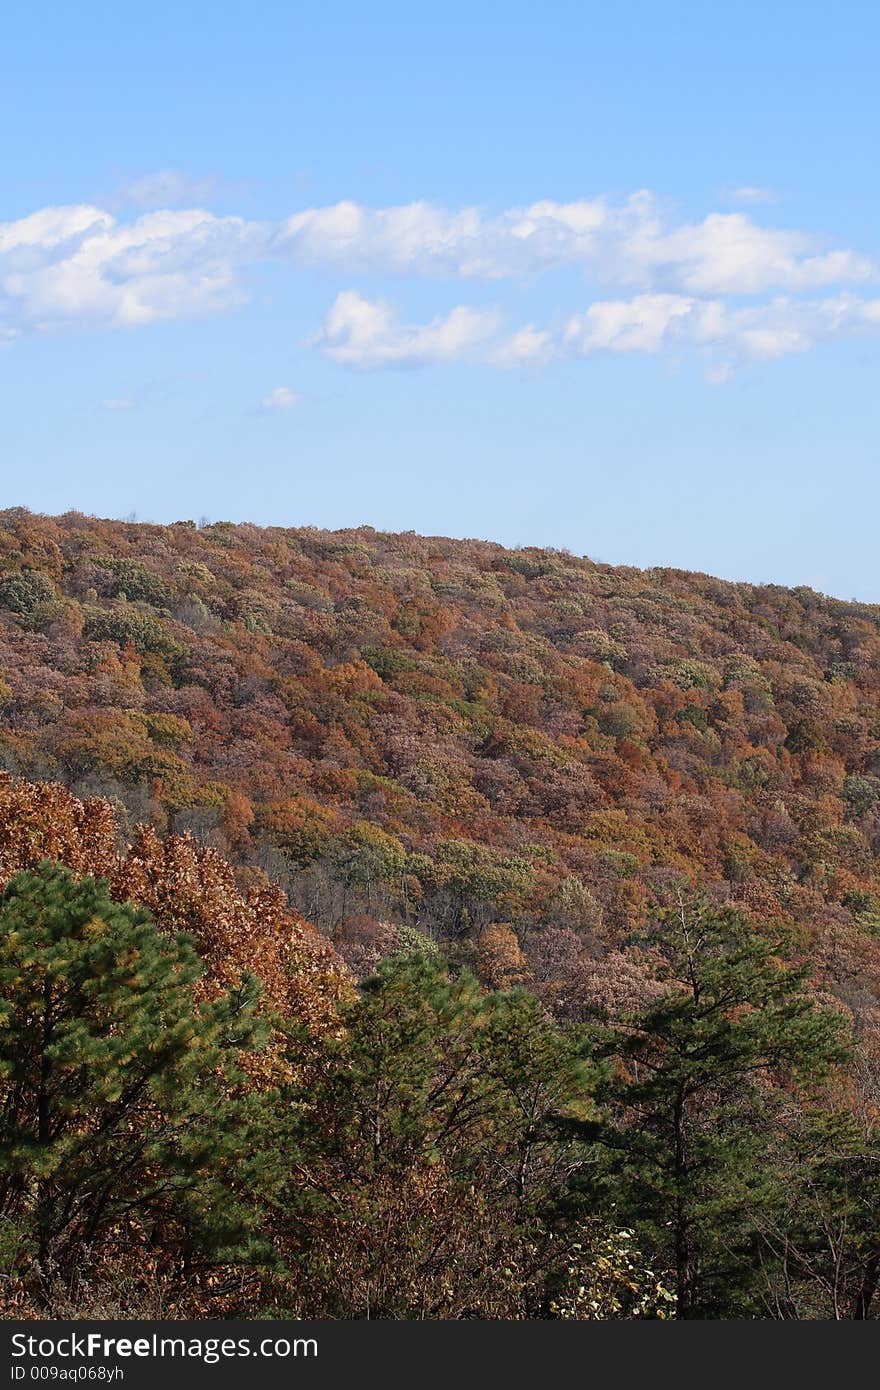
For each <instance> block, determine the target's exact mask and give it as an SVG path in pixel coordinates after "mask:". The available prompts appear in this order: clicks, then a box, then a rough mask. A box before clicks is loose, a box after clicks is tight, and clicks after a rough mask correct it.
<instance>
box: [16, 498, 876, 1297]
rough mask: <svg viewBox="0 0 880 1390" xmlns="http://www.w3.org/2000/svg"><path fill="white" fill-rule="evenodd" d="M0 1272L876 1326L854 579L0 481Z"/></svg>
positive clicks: (72, 1281) (869, 678) (866, 860)
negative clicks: (836, 583) (640, 565)
mask: <svg viewBox="0 0 880 1390" xmlns="http://www.w3.org/2000/svg"><path fill="white" fill-rule="evenodd" d="M0 768H2V769H4V771H3V772H2V773H0V777H2V780H0V887H2V888H3V889H4V892H3V896H2V898H0V1102H2V1106H3V1111H2V1117H0V1214H2V1218H3V1219H2V1225H0V1299H2V1300H3V1306H4V1308H5V1310H6V1311H7V1312H12V1313H15V1314H17V1315H19V1316H35V1317H36V1316H46V1315H47V1314H51V1315H55V1316H88V1315H89V1314H90V1313H95V1312H98V1313H100V1312H104V1313H105V1314H106V1315H110V1316H112V1315H114V1314H118V1315H120V1316H148V1317H149V1316H159V1315H166V1316H187V1315H191V1314H194V1313H195V1314H198V1315H201V1316H217V1317H224V1316H233V1315H241V1316H245V1317H252V1316H261V1315H266V1314H273V1313H274V1314H278V1315H280V1316H312V1317H331V1318H351V1317H391V1318H401V1317H422V1318H424V1317H430V1318H441V1317H442V1318H461V1317H478V1318H532V1317H541V1318H609V1317H624V1318H629V1317H651V1318H657V1317H661V1318H662V1317H675V1316H678V1317H687V1318H693V1317H703V1318H705V1317H710V1318H711V1317H773V1318H828V1317H835V1318H836V1317H856V1318H864V1317H876V1316H878V1312H880V1296H878V1285H880V1142H878V1135H877V1132H876V1124H877V1118H878V1114H877V1112H878V1106H880V873H878V863H877V851H878V845H880V607H875V606H871V605H868V604H860V603H857V602H843V601H840V600H835V599H830V598H827V597H825V596H823V595H821V594H818V593H815V592H813V591H811V590H808V589H796V590H790V589H784V588H781V587H778V586H771V585H753V584H733V583H726V582H723V581H720V580H717V579H712V578H709V577H707V576H703V575H695V574H687V573H683V572H681V571H677V570H669V569H662V570H660V569H658V570H651V571H638V570H633V569H624V568H614V567H611V566H608V565H604V564H597V563H594V562H592V561H590V560H587V559H581V558H577V557H574V556H572V555H569V554H567V553H565V552H559V551H551V550H537V549H521V550H507V549H504V548H502V547H500V546H497V545H492V544H489V543H485V542H478V541H452V540H446V539H438V538H423V537H419V536H415V535H412V534H404V535H387V534H384V533H380V532H376V531H374V530H372V529H370V528H360V529H358V530H356V531H345V532H322V531H318V530H315V529H313V528H298V529H283V528H267V529H260V528H258V527H256V526H250V525H232V524H227V523H217V524H213V525H207V524H205V525H201V526H196V525H195V524H194V523H191V522H181V523H177V524H175V525H172V526H153V525H146V524H142V523H135V522H131V523H123V522H113V521H101V520H96V519H94V518H91V517H86V516H83V515H80V514H78V513H72V514H68V515H66V516H63V517H60V518H57V519H49V518H45V517H40V516H35V515H32V514H30V513H28V512H26V511H24V510H23V509H15V510H12V511H7V512H4V513H0Z"/></svg>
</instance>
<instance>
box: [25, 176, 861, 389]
mask: <svg viewBox="0 0 880 1390" xmlns="http://www.w3.org/2000/svg"><path fill="white" fill-rule="evenodd" d="M209 182H210V181H195V183H193V182H192V181H189V180H187V179H186V177H185V176H184V175H182V174H178V173H176V172H175V171H171V170H164V171H161V172H160V173H159V174H157V175H153V176H151V177H150V178H149V179H144V180H139V181H138V182H137V183H136V184H135V185H132V186H131V188H130V190H129V196H130V198H132V199H134V200H138V199H140V200H141V201H145V202H148V203H152V202H153V201H154V200H159V201H162V202H165V203H169V202H174V201H180V200H185V199H187V198H190V197H194V196H195V195H196V194H197V193H199V192H207V191H208V183H209ZM762 192H763V191H762V190H758V189H754V188H753V189H748V188H740V189H738V190H733V193H732V194H731V195H730V196H733V194H735V195H736V196H737V198H738V200H739V201H740V202H751V203H755V204H757V203H758V202H760V201H761V199H760V198H759V197H758V196H757V195H758V194H759V193H762ZM268 262H274V263H275V264H276V265H277V266H278V267H280V268H282V269H286V270H287V272H288V273H291V272H294V271H296V272H299V273H304V272H308V271H310V270H312V269H313V268H321V269H323V270H324V271H326V272H334V271H335V272H337V273H339V274H340V275H341V274H342V273H344V274H345V276H346V277H348V276H350V275H352V276H353V275H356V274H370V275H371V276H376V275H386V276H395V277H403V276H421V277H433V278H434V279H450V280H461V279H467V280H470V281H475V280H482V281H485V282H486V283H487V284H488V285H492V286H497V285H498V283H499V282H501V281H505V280H506V281H510V282H512V283H513V284H514V285H519V284H523V283H530V282H531V281H532V280H533V279H534V277H536V276H537V275H539V274H541V273H543V272H549V271H556V272H560V271H566V272H568V276H567V279H566V280H565V281H564V284H565V288H564V289H563V290H561V291H557V292H558V293H560V294H561V295H562V302H561V303H559V304H558V308H557V315H556V321H555V325H554V326H544V325H540V324H535V323H531V322H530V323H526V324H525V325H524V326H519V327H517V326H516V325H515V324H514V325H513V326H511V327H508V328H506V329H504V328H503V326H502V323H501V318H500V315H499V313H498V311H497V310H496V309H495V308H491V307H482V308H481V307H471V306H464V305H458V306H457V307H454V308H451V309H449V310H448V311H446V312H442V313H439V314H438V315H437V316H436V317H435V318H434V319H432V320H431V321H430V322H428V323H424V324H413V323H408V322H406V321H405V320H403V319H401V318H399V317H398V315H397V313H396V311H395V310H394V309H392V308H391V307H390V305H389V304H388V303H386V302H385V301H384V300H383V299H381V298H378V297H371V298H367V297H365V296H364V294H362V293H361V291H360V290H359V289H346V290H343V291H342V293H340V294H339V295H338V297H337V299H336V301H335V303H334V304H333V306H332V307H331V309H330V311H329V313H328V315H327V317H326V320H325V323H324V326H323V329H322V331H321V333H320V334H319V335H317V337H316V338H315V339H314V340H313V341H314V342H317V343H319V344H320V345H321V346H322V347H323V349H324V350H325V352H326V353H327V354H328V355H329V356H330V357H331V358H333V359H334V360H335V361H337V362H340V363H343V364H346V365H348V366H352V367H358V368H373V367H380V366H408V365H416V364H420V363H429V362H450V361H457V360H465V361H484V362H487V363H492V364H493V365H496V366H502V367H523V366H530V367H537V366H541V365H545V364H547V363H550V362H552V361H554V360H556V359H559V358H564V357H579V356H587V355H590V354H592V353H595V352H613V353H621V354H622V353H629V352H647V353H656V352H661V351H664V350H667V349H669V350H675V351H678V350H680V349H681V348H683V347H686V348H690V349H692V350H694V351H697V352H699V353H701V354H704V355H705V356H706V358H707V363H708V370H709V372H710V374H712V376H713V379H715V380H717V379H719V378H720V377H721V376H723V375H725V373H728V372H729V371H730V370H731V368H732V366H735V365H737V364H739V363H741V362H746V361H755V360H763V361H769V360H772V359H773V358H776V357H780V356H783V355H786V354H789V353H793V352H803V351H806V350H807V349H808V348H810V347H812V346H814V345H815V344H816V343H819V342H825V341H830V340H832V339H834V338H839V337H843V336H848V335H852V334H858V333H868V332H874V333H876V332H878V331H880V300H877V299H871V298H860V297H858V296H857V295H855V294H854V293H853V288H854V287H857V286H860V285H862V286H864V285H867V284H868V283H869V282H871V281H877V280H880V267H878V263H877V261H876V260H875V259H873V258H872V257H870V256H867V255H864V254H862V253H859V252H857V251H855V250H852V249H850V248H847V247H837V248H834V247H832V248H829V247H827V246H825V245H822V244H821V243H820V242H819V241H818V240H817V239H816V238H815V237H813V236H811V235H809V234H808V233H806V232H804V231H801V230H797V229H779V228H773V227H767V226H764V225H762V224H761V223H760V222H758V221H756V220H755V217H754V216H752V215H749V214H747V213H746V212H744V211H731V212H718V211H712V212H710V213H708V215H707V216H706V217H704V218H703V219H701V220H697V221H690V222H685V221H681V220H676V218H675V217H674V216H673V215H672V213H671V212H670V210H669V209H668V208H667V207H666V206H665V205H663V204H662V203H661V202H660V201H659V200H658V199H657V198H656V197H654V196H653V195H652V194H650V193H647V192H639V193H636V194H633V195H632V196H631V197H629V198H626V199H624V200H612V199H608V198H603V197H597V198H586V199H580V200H575V201H571V202H564V203H563V202H555V201H551V200H543V201H538V202H532V203H530V204H527V205H523V206H521V207H512V208H508V209H505V210H501V211H499V212H495V213H491V214H489V213H486V212H485V211H484V210H481V209H479V208H475V207H469V208H461V209H457V210H452V211H448V210H446V209H443V208H440V207H437V206H435V205H433V204H430V203H427V202H416V203H411V204H407V205H405V206H400V207H386V208H366V207H363V206H361V205H360V204H357V203H354V202H341V203H337V204H335V205H333V206H330V207H319V208H307V209H304V210H301V211H299V212H296V213H294V214H293V215H292V216H290V217H288V218H286V219H284V220H283V221H279V222H274V223H262V222H255V221H252V220H248V219H246V218H243V217H235V216H218V215H217V214H215V213H213V212H210V211H208V210H206V209H204V208H201V207H178V208H176V209H172V208H169V207H167V206H165V207H164V208H163V209H162V210H159V211H152V212H146V213H141V214H139V215H128V216H114V215H113V214H112V213H111V212H109V211H107V210H106V209H104V208H101V207H98V206H94V205H89V204H77V205H73V206H69V207H49V208H43V209H40V210H38V211H36V212H34V213H32V214H31V215H29V216H26V217H23V218H20V219H18V220H17V221H12V222H6V223H0V341H3V342H6V341H13V340H14V339H15V338H16V337H20V336H21V335H22V334H25V333H45V332H57V331H60V330H62V329H78V330H81V329H86V328H89V327H96V328H105V329H106V328H120V327H137V326H140V325H145V324H151V323H156V322H159V321H162V320H173V319H182V318H191V317H195V316H198V315H204V314H211V313H218V312H224V311H228V310H230V309H234V308H236V307H237V306H239V305H241V304H243V303H244V302H246V300H247V297H248V295H247V288H246V283H245V279H244V277H245V276H246V275H247V272H248V271H249V269H251V268H252V267H254V266H256V265H258V264H262V263H268ZM572 274H575V275H577V276H579V277H580V282H581V284H582V285H591V286H593V287H594V288H593V293H592V295H590V294H588V293H587V292H586V290H585V289H583V290H582V289H576V290H575V291H574V292H573V290H572V283H571V277H572ZM557 283H563V282H562V281H558V282H557ZM596 287H598V289H597V288H596ZM819 293H822V294H824V295H826V296H827V297H825V298H816V297H815V296H816V295H817V294H819ZM591 299H592V301H593V302H590V300H591ZM266 399H267V400H268V399H269V398H268V397H267V398H266ZM262 408H265V409H281V408H285V407H284V406H282V405H281V404H280V403H276V404H274V405H266V404H265V402H264V404H263V407H262Z"/></svg>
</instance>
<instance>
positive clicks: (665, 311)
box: [564, 294, 694, 353]
mask: <svg viewBox="0 0 880 1390" xmlns="http://www.w3.org/2000/svg"><path fill="white" fill-rule="evenodd" d="M693 307H694V301H693V300H692V299H686V298H684V297H682V296H681V295H675V294H642V295H638V296H637V297H636V298H635V299H631V300H620V299H618V300H605V301H600V302H599V303H596V304H591V305H590V307H589V309H587V310H586V312H585V313H583V314H575V315H574V317H573V318H571V319H570V320H569V322H568V324H567V326H566V329H565V335H564V342H565V344H566V346H567V348H568V349H569V351H575V352H578V353H589V352H598V351H601V350H603V349H604V350H606V351H608V352H657V351H659V349H660V348H661V347H662V345H663V343H664V341H665V340H666V338H667V336H668V334H669V331H670V329H671V328H673V327H674V325H675V323H676V321H677V320H679V319H682V318H684V317H686V316H687V315H689V314H690V313H691V311H692V309H693Z"/></svg>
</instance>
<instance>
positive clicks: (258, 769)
mask: <svg viewBox="0 0 880 1390" xmlns="http://www.w3.org/2000/svg"><path fill="white" fill-rule="evenodd" d="M0 720H2V726H0V760H2V766H3V767H5V768H6V769H8V770H9V771H11V772H12V773H13V774H16V775H22V776H25V777H28V778H31V779H34V778H36V779H45V780H60V781H62V782H63V783H65V785H66V786H68V787H69V788H71V789H72V790H73V791H74V792H75V793H76V794H77V795H79V796H83V795H90V794H95V793H99V794H102V795H106V796H109V797H111V798H115V799H116V801H117V803H118V804H119V807H120V809H121V810H122V814H123V825H124V827H125V826H127V827H128V829H132V828H133V827H134V825H135V824H136V822H137V821H139V820H149V821H151V822H153V823H154V824H155V825H156V826H158V827H159V828H160V829H163V830H164V829H172V830H175V831H185V830H191V831H193V832H194V833H195V834H196V835H197V836H198V837H199V838H200V839H201V840H203V841H205V842H206V843H208V844H212V845H216V846H217V847H218V848H219V849H220V850H221V851H222V852H223V853H224V854H225V855H226V856H227V857H229V858H230V859H231V860H232V861H233V862H234V863H235V864H236V865H237V866H239V871H240V873H241V876H242V880H243V882H245V883H246V882H247V881H248V880H251V881H252V882H253V883H259V882H260V881H261V877H262V873H268V874H269V875H270V877H272V878H273V879H276V880H277V881H279V882H280V883H281V884H282V886H283V887H284V888H285V889H286V890H287V892H288V893H289V895H290V897H291V900H292V902H293V903H294V905H295V906H296V907H298V908H299V909H300V910H301V911H302V912H303V913H304V914H305V915H306V916H308V917H309V918H310V919H311V920H313V921H314V922H315V923H316V924H317V925H319V926H320V927H321V928H322V929H324V930H325V931H327V932H328V933H330V934H331V935H332V936H333V937H334V939H335V940H336V942H337V944H338V945H339V947H340V949H341V950H342V951H343V954H345V955H346V956H347V957H348V959H349V960H350V961H351V962H352V964H353V965H354V966H355V968H362V967H365V966H367V965H369V964H370V963H371V962H372V961H374V960H375V959H376V958H377V957H378V955H380V954H381V953H382V952H383V950H385V949H387V946H388V942H389V940H390V939H391V938H392V937H393V936H394V935H395V928H396V927H400V926H401V925H405V924H409V925H410V926H413V927H417V928H420V929H421V930H423V931H426V932H428V933H429V934H431V935H433V936H435V937H437V938H439V939H444V940H452V939H455V940H456V941H458V942H459V944H460V945H461V948H462V949H466V950H469V951H471V953H472V955H473V956H474V958H475V959H476V960H477V963H478V966H479V968H480V969H481V972H482V973H483V974H484V977H486V978H489V979H493V978H494V979H496V980H497V981H498V982H505V981H509V980H511V979H516V978H528V979H531V980H533V981H534V982H537V983H538V984H539V985H540V986H541V988H542V989H546V990H548V991H549V992H550V993H551V995H553V996H554V997H555V998H556V999H557V1002H558V1003H559V1007H561V1008H563V1009H568V1010H569V1011H573V1010H576V1009H577V998H578V990H579V989H580V988H581V987H583V988H585V989H586V988H587V987H588V985H589V982H590V981H593V984H594V985H595V978H594V977H595V973H596V970H597V969H600V968H601V957H602V956H603V954H605V953H607V951H608V950H609V949H611V950H619V949H620V948H621V947H622V946H625V944H626V941H627V938H628V936H629V935H630V934H631V933H632V932H633V930H634V929H636V928H637V927H638V926H639V925H640V923H641V922H642V921H643V920H644V918H645V916H646V914H647V913H648V911H649V907H650V904H651V903H652V902H654V901H655V900H656V899H657V898H659V899H661V900H664V899H668V898H669V897H670V895H672V894H674V892H675V888H676V884H677V883H679V882H680V881H681V879H682V878H683V877H685V878H687V879H690V880H693V881H696V882H699V883H701V884H703V885H705V886H707V887H708V888H709V890H710V892H711V893H712V894H713V895H714V896H716V897H718V898H720V899H730V900H733V901H736V902H737V903H739V904H740V905H742V906H744V907H745V908H746V909H747V910H748V911H749V912H750V913H752V914H753V915H754V916H755V917H756V918H762V919H767V918H771V917H785V918H788V919H791V920H793V921H795V922H797V923H799V924H801V926H802V928H803V944H804V946H809V947H810V948H811V953H812V956H813V958H814V961H815V968H816V972H817V977H818V979H819V981H820V982H822V983H825V984H827V985H829V986H831V987H833V988H834V989H835V991H836V992H837V993H839V994H840V995H841V996H842V997H843V998H844V999H845V1000H846V1001H847V1002H848V1003H849V1004H850V1005H851V1006H855V1007H856V1008H857V1010H858V1012H859V1013H860V1014H861V1016H862V1018H863V1020H864V1022H865V1024H866V1025H867V1023H868V1022H869V1020H870V1019H871V1018H872V1014H873V1010H874V1008H875V1005H876V994H877V990H878V985H880V875H878V866H877V858H876V856H877V851H878V846H880V607H876V606H870V605H862V604H857V603H844V602H839V601H836V600H832V599H828V598H825V597H823V596H822V595H820V594H817V593H813V592H812V591H810V590H808V589H796V590H788V589H783V588H779V587H777V586H759V585H750V584H730V583H724V582H722V581H720V580H716V579H712V578H709V577H707V576H704V575H695V574H686V573H683V572H680V571H675V570H652V571H647V572H645V571H638V570H634V569H627V568H613V567H610V566H607V565H598V564H594V563H593V562H591V561H590V560H587V559H580V558H576V557H574V556H571V555H568V554H566V553H560V552H557V551H544V550H534V549H526V550H517V551H511V550H505V549H503V548H502V547H500V546H497V545H492V544H488V543H484V542H478V541H451V540H444V539H437V538H423V537H419V536H415V535H411V534H404V535H386V534H383V533H380V532H376V531H373V530H372V529H370V528H362V529H360V530H357V531H345V532H325V531H318V530H314V529H311V528H300V529H290V530H288V529H283V528H269V529H260V528H258V527H256V526H249V525H241V526H234V525H229V524H225V523H218V524H216V525H212V526H206V527H204V528H203V529H197V528H196V527H195V526H194V525H193V524H192V523H191V522H181V523H178V524H176V525H173V526H166V527H162V526H152V525H144V524H128V523H122V522H111V521H98V520H94V519H92V518H89V517H85V516H81V515H79V514H75V513H74V514H70V515H67V516H64V517H61V518H58V519H54V520H53V519H47V518H43V517H38V516H33V515H31V514H29V513H27V512H26V511H23V510H18V509H16V510H12V511H7V512H5V513H2V514H0ZM389 924H391V925H389ZM591 972H592V973H591Z"/></svg>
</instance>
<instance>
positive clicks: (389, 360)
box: [313, 290, 500, 368]
mask: <svg viewBox="0 0 880 1390" xmlns="http://www.w3.org/2000/svg"><path fill="white" fill-rule="evenodd" d="M499 326H500V318H499V315H498V313H497V311H496V310H494V309H471V308H468V307H467V306H466V305H459V306H458V307H457V308H455V309H452V310H451V311H450V312H449V313H448V314H440V315H438V316H437V317H436V318H434V319H432V320H431V322H430V323H427V324H423V325H413V324H403V323H400V322H398V320H397V317H396V315H395V313H394V310H393V309H392V308H391V307H390V305H388V304H385V303H383V302H381V301H373V300H369V299H364V297H363V296H362V295H360V294H358V292H357V291H356V290H343V291H342V293H341V294H339V295H337V297H336V301H335V303H334V304H333V306H332V308H331V309H330V312H329V313H328V314H327V316H326V318H325V320H324V327H323V329H322V331H321V333H320V334H319V335H318V336H317V337H316V338H315V339H314V340H313V341H315V342H318V343H320V344H321V345H322V346H323V347H324V349H325V351H326V352H327V354H328V356H330V357H332V358H333V359H334V361H336V362H341V363H343V364H344V365H346V366H349V367H361V368H371V367H388V366H395V367H413V366H422V365H424V364H425V363H428V362H454V361H456V360H458V359H460V358H468V357H471V356H473V355H474V353H475V349H477V348H479V347H481V346H482V345H484V344H485V343H486V342H487V341H488V340H489V339H490V338H492V337H493V336H494V334H495V333H496V332H497V330H498V328H499Z"/></svg>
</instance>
